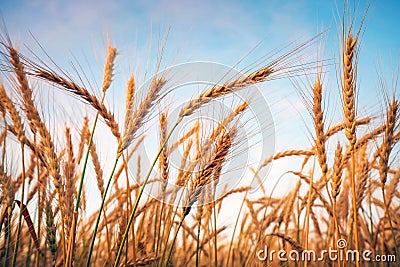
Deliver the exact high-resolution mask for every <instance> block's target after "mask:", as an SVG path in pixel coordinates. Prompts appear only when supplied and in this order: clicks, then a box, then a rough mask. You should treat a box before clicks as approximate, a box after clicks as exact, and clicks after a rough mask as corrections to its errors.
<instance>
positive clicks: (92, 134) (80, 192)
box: [74, 112, 99, 212]
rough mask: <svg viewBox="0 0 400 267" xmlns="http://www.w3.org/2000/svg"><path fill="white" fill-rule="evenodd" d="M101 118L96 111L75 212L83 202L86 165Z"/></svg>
mask: <svg viewBox="0 0 400 267" xmlns="http://www.w3.org/2000/svg"><path fill="white" fill-rule="evenodd" d="M98 119H99V113H98V112H97V113H96V117H95V119H94V123H93V128H92V131H91V133H90V139H89V143H88V148H87V150H86V155H85V161H84V163H83V170H82V174H81V178H80V181H79V189H78V194H77V197H76V203H75V210H74V211H75V212H78V210H79V204H80V202H81V197H82V190H83V180H84V179H85V173H86V167H87V163H88V160H89V154H90V147H91V146H92V143H93V136H94V131H95V129H96V125H97V121H98Z"/></svg>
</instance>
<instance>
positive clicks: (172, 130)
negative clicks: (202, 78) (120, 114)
mask: <svg viewBox="0 0 400 267" xmlns="http://www.w3.org/2000/svg"><path fill="white" fill-rule="evenodd" d="M180 122H181V120H180V119H179V120H178V121H177V122H176V123H175V125H174V127H172V129H171V131H170V132H169V133H168V136H167V137H166V138H165V141H164V143H163V144H162V146H161V147H160V149H159V150H158V152H157V155H156V157H155V158H154V160H153V162H152V164H151V166H150V169H149V171H148V172H147V174H146V178H145V179H144V182H143V185H142V187H141V188H140V191H139V194H138V195H137V197H136V200H135V205H134V207H133V210H132V212H131V215H130V216H129V221H128V225H127V226H126V228H125V232H124V236H123V238H122V242H121V244H120V247H119V250H118V254H117V258H116V259H115V262H114V267H117V266H118V264H119V261H120V260H121V256H122V251H123V249H124V245H125V242H126V239H127V238H128V233H129V229H130V227H131V225H132V222H133V219H134V217H135V212H136V210H137V208H138V206H139V201H140V198H141V197H142V194H143V191H144V188H145V187H146V184H147V182H148V180H149V178H150V175H151V172H152V171H153V169H154V166H155V165H156V162H157V160H158V158H159V157H160V154H161V152H162V150H163V149H164V147H165V145H166V144H167V142H168V140H169V138H170V137H171V135H172V133H173V132H174V130H175V129H176V127H177V126H178V124H179V123H180Z"/></svg>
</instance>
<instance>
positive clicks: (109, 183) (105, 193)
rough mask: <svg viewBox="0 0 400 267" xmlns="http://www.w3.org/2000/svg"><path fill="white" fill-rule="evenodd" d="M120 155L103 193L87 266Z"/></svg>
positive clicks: (87, 263) (116, 159)
mask: <svg viewBox="0 0 400 267" xmlns="http://www.w3.org/2000/svg"><path fill="white" fill-rule="evenodd" d="M120 156H121V153H119V154H118V155H117V156H116V158H115V163H114V167H113V169H112V171H111V174H110V177H109V178H108V181H107V186H106V188H105V191H104V195H103V199H102V201H101V205H100V209H99V213H98V215H97V219H96V226H95V228H94V231H93V234H92V240H91V243H90V247H89V253H88V258H87V260H86V267H89V266H90V258H91V257H92V253H93V246H94V241H95V239H96V234H97V230H98V228H99V223H100V217H101V213H102V211H103V207H104V204H105V200H106V196H107V192H108V189H109V188H110V185H111V181H112V178H113V176H114V172H115V169H116V168H117V164H118V160H119V158H120Z"/></svg>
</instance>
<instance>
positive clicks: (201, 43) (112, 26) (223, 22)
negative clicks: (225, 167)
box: [1, 0, 400, 166]
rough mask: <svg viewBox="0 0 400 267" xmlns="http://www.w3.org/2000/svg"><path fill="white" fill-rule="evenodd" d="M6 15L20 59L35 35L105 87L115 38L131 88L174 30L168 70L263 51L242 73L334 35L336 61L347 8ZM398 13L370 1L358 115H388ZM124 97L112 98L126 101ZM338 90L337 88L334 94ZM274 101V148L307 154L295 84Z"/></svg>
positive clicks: (138, 8)
mask: <svg viewBox="0 0 400 267" xmlns="http://www.w3.org/2000/svg"><path fill="white" fill-rule="evenodd" d="M335 2H337V3H335ZM365 6H366V1H360V2H359V3H358V8H357V13H356V14H357V16H358V17H360V16H361V15H362V13H363V10H364V7H365ZM1 12H2V14H3V17H4V20H5V23H6V25H7V29H8V32H9V33H10V35H11V37H12V39H13V40H14V42H15V44H16V45H17V47H20V48H21V50H22V51H23V52H24V51H25V52H26V51H27V50H26V49H25V48H24V45H27V46H28V47H31V48H32V49H33V51H35V52H36V51H40V49H39V47H38V46H37V45H36V44H35V41H34V39H33V38H32V36H31V35H30V32H31V33H32V34H33V35H34V36H35V38H36V39H37V40H38V41H39V42H40V44H41V45H42V46H43V47H44V48H45V50H46V52H48V54H49V55H50V56H51V57H52V58H53V59H54V60H55V61H56V62H57V64H59V65H60V66H62V67H63V68H66V69H67V70H68V69H69V70H70V65H69V62H70V61H75V60H77V61H78V62H80V63H83V64H87V65H89V66H91V67H92V68H93V69H94V78H95V79H98V83H101V82H100V81H101V75H102V74H101V73H102V68H103V62H104V58H105V51H106V46H107V44H108V43H109V40H112V43H113V45H115V46H116V47H117V48H118V50H119V52H120V57H119V58H118V61H117V62H118V67H120V68H118V69H117V77H116V79H117V80H118V79H120V80H121V81H119V82H118V81H117V84H124V82H125V80H126V79H127V78H128V77H129V75H130V73H131V71H133V70H134V71H135V72H138V73H143V72H144V71H143V70H142V69H143V68H145V66H146V62H147V59H148V55H149V47H150V45H151V53H150V55H151V58H152V57H153V56H154V55H156V51H157V49H158V47H159V44H160V42H161V41H160V39H161V38H162V37H163V36H165V33H166V32H167V30H168V29H170V32H169V35H168V40H167V46H166V52H165V58H164V59H165V61H164V66H168V65H171V64H177V63H181V62H186V61H191V60H200V61H213V62H218V63H222V64H225V65H228V66H233V65H235V64H236V63H237V62H238V60H239V59H241V58H242V57H243V56H245V55H246V54H247V53H248V52H249V51H251V50H252V49H254V48H255V47H256V46H257V45H258V44H259V46H258V47H256V48H255V49H254V51H253V52H252V53H251V54H250V55H249V56H248V57H246V58H245V59H244V61H243V62H242V63H241V65H240V66H241V67H246V66H247V65H250V64H251V63H253V62H254V61H255V60H257V59H258V58H260V57H262V56H263V55H265V54H266V53H267V52H269V51H271V50H272V49H275V48H277V47H281V46H282V45H287V44H288V43H290V42H291V41H294V40H296V39H299V38H300V39H302V40H306V39H309V38H311V37H313V36H314V35H316V34H317V33H319V32H320V31H321V30H324V29H327V28H331V30H330V31H329V32H328V33H327V34H326V35H325V36H324V38H323V43H324V47H325V54H324V57H325V58H328V59H332V58H334V57H335V56H337V54H338V46H337V44H338V37H339V34H338V24H337V23H338V22H339V21H340V17H339V15H341V14H342V3H341V1H322V0H321V1H317V0H310V1H306V0H299V1H279V0H272V1H246V2H245V1H242V2H240V1H211V0H206V1H183V0H162V1H145V0H141V1H105V0H100V1H46V0H32V1H20V0H16V1H7V2H6V3H4V2H3V3H2V4H1ZM399 12H400V1H395V0H393V1H375V2H373V3H372V6H371V10H370V12H369V13H368V17H367V23H366V31H365V34H364V37H363V40H362V47H361V54H360V67H359V78H360V79H359V81H360V93H359V100H360V110H369V109H372V110H373V111H375V112H377V111H378V110H379V109H380V108H381V106H380V105H381V104H380V103H377V101H376V100H377V99H378V98H379V97H380V96H379V93H377V91H379V90H377V89H379V88H378V81H377V71H380V67H378V65H379V64H378V63H380V64H381V65H383V66H384V69H385V74H386V75H387V78H388V79H389V81H390V74H391V71H392V70H396V69H398V68H399V58H400V29H399V25H400V19H399V16H398V14H399ZM327 77H328V78H327V82H328V85H327V87H335V85H336V82H337V81H336V80H335V79H336V74H335V70H334V68H333V70H332V69H331V70H330V72H328V74H327ZM389 90H391V88H389ZM123 91H124V90H120V92H118V91H114V92H113V94H114V95H116V96H119V94H120V93H121V92H122V93H123ZM336 91H337V89H333V90H332V92H329V93H328V95H330V96H331V95H334V94H335V93H336ZM398 92H399V91H398V90H397V94H398ZM267 95H268V101H269V103H270V105H271V109H272V112H273V114H274V119H275V122H280V123H279V124H278V125H276V128H277V129H276V130H277V136H282V138H281V139H277V140H276V142H277V150H283V149H284V148H301V147H303V148H304V147H307V146H308V145H309V140H310V135H309V133H308V132H307V129H306V128H305V127H304V120H307V119H308V118H307V113H306V112H305V109H304V106H302V103H301V101H300V99H299V97H298V96H297V94H296V90H295V89H294V88H293V86H292V84H291V83H290V82H288V81H278V82H276V83H273V84H272V85H271V88H270V89H269V91H267ZM332 97H333V99H335V97H334V96H332ZM377 97H378V98H377ZM110 101H116V100H110ZM331 102H334V101H329V103H331ZM111 104H113V103H111ZM339 106H340V102H339V103H335V104H334V106H333V107H332V109H333V111H334V113H335V111H336V113H338V114H340V112H339ZM330 109H331V108H330ZM336 115H337V114H336ZM117 118H119V119H122V118H123V114H117ZM336 119H337V116H335V114H334V115H332V116H331V117H329V116H328V118H327V120H328V122H330V124H332V123H333V122H335V120H336ZM293 122H297V123H293ZM293 133H296V134H293ZM280 134H282V135H280ZM288 136H289V137H290V138H289V139H288ZM304 140H306V141H304ZM105 149H106V148H105ZM103 151H104V150H103ZM104 154H107V153H104ZM278 166H279V163H278Z"/></svg>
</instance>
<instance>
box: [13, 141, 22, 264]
mask: <svg viewBox="0 0 400 267" xmlns="http://www.w3.org/2000/svg"><path fill="white" fill-rule="evenodd" d="M21 154H22V155H21V161H22V174H21V185H22V189H21V202H20V204H19V217H18V230H17V236H16V241H15V247H14V253H13V260H12V266H13V267H14V266H15V264H16V262H17V255H18V246H19V239H20V237H21V228H22V209H23V203H24V195H25V153H24V143H21Z"/></svg>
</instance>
